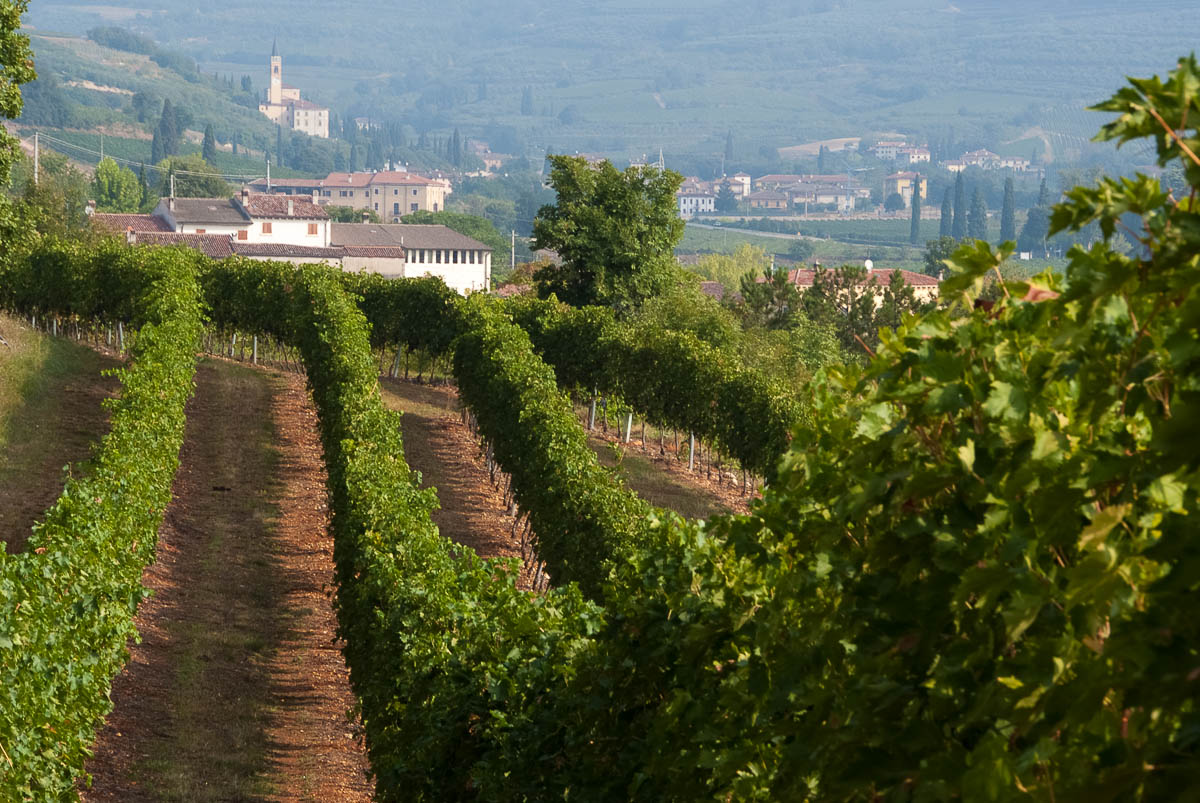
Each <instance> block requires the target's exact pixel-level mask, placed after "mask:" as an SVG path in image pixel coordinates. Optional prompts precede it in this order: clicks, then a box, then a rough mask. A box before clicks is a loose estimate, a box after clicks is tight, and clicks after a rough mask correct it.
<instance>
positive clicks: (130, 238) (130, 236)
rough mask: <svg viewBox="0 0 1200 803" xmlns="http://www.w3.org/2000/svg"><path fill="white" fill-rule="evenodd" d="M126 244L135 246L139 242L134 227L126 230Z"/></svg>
mask: <svg viewBox="0 0 1200 803" xmlns="http://www.w3.org/2000/svg"><path fill="white" fill-rule="evenodd" d="M125 242H126V243H127V244H129V245H133V244H134V243H136V242H137V235H135V234H134V233H133V226H127V227H126V228H125Z"/></svg>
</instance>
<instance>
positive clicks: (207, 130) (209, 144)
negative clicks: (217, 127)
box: [200, 123, 217, 164]
mask: <svg viewBox="0 0 1200 803" xmlns="http://www.w3.org/2000/svg"><path fill="white" fill-rule="evenodd" d="M200 155H201V156H203V157H204V161H206V162H208V163H209V164H214V163H215V162H216V160H217V138H216V136H215V135H214V134H213V127H212V123H209V124H208V125H206V126H204V144H202V145H201V146H200Z"/></svg>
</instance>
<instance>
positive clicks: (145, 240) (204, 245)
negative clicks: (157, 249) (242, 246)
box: [135, 232, 233, 259]
mask: <svg viewBox="0 0 1200 803" xmlns="http://www.w3.org/2000/svg"><path fill="white" fill-rule="evenodd" d="M135 237H136V240H135V242H136V243H137V244H138V245H182V246H184V247H185V248H192V249H195V250H197V251H199V252H201V253H202V254H204V255H205V256H207V257H211V258H212V259H225V257H230V256H233V249H232V248H231V247H230V240H231V238H230V236H229V235H228V234H177V233H175V232H137V233H136V234H135Z"/></svg>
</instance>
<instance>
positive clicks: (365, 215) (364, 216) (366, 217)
mask: <svg viewBox="0 0 1200 803" xmlns="http://www.w3.org/2000/svg"><path fill="white" fill-rule="evenodd" d="M362 222H363V223H370V222H371V213H370V212H367V211H363V213H362Z"/></svg>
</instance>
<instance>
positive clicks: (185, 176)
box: [154, 153, 233, 198]
mask: <svg viewBox="0 0 1200 803" xmlns="http://www.w3.org/2000/svg"><path fill="white" fill-rule="evenodd" d="M154 169H155V171H157V173H158V175H159V180H158V194H159V195H160V196H162V197H164V198H165V197H167V196H168V195H170V194H171V177H172V176H174V177H175V197H176V198H228V197H230V196H231V195H233V189H232V188H231V187H230V186H229V184H228V183H226V181H225V179H223V178H221V174H220V173H219V172H217V169H216V168H215V167H213V166H212V165H210V164H209V163H208V162H206V161H204V157H202V156H200V155H199V154H197V153H193V154H188V155H187V156H171V157H169V158H167V159H163V160H162V161H161V162H159V163H158V164H156V165H155V166H154Z"/></svg>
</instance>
